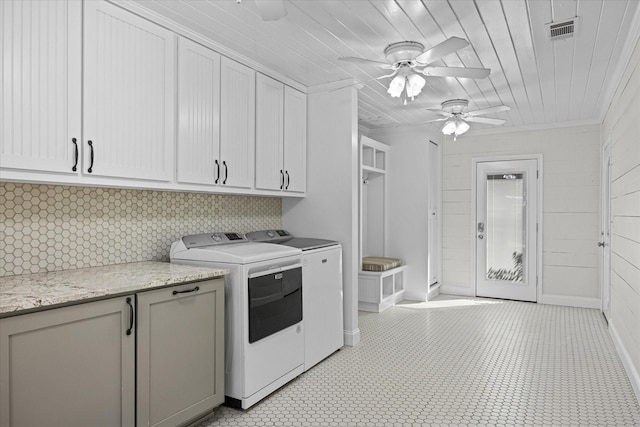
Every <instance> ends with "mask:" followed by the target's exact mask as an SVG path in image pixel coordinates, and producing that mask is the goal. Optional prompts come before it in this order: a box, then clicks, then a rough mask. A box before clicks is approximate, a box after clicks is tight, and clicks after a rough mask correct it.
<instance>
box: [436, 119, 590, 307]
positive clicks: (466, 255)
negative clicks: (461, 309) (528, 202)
mask: <svg viewBox="0 0 640 427" xmlns="http://www.w3.org/2000/svg"><path fill="white" fill-rule="evenodd" d="M599 141H600V127H599V126H581V127H571V128H560V129H548V130H539V131H528V132H514V133H503V134H497V135H477V136H474V135H464V136H462V137H460V138H458V140H457V141H455V142H454V141H453V140H452V139H450V138H446V139H445V141H443V143H442V145H443V193H442V211H443V261H442V263H443V267H442V268H443V288H442V292H452V293H460V294H466V295H472V294H473V293H474V281H473V277H474V263H473V247H472V245H473V242H474V238H473V237H474V236H473V234H472V233H471V230H472V228H471V223H472V220H473V212H472V200H471V186H472V176H471V175H472V159H473V158H479V157H490V156H506V155H522V154H542V155H543V163H544V169H543V179H544V181H543V183H544V187H543V195H542V201H543V218H542V221H543V227H544V228H543V233H544V234H543V236H542V246H543V260H542V266H543V277H542V284H541V286H542V287H543V288H542V294H543V297H542V298H543V300H542V301H541V302H547V303H559V304H566V305H577V306H588V307H599V306H600V304H599V298H600V287H599V270H598V247H597V242H598V237H599V229H600V225H599V210H600V202H599V194H600V182H599V176H600V143H599Z"/></svg>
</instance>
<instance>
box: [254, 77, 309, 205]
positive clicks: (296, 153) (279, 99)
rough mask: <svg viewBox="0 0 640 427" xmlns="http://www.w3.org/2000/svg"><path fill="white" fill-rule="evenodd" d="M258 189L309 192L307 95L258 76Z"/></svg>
mask: <svg viewBox="0 0 640 427" xmlns="http://www.w3.org/2000/svg"><path fill="white" fill-rule="evenodd" d="M256 80H257V88H256V102H257V105H256V189H262V190H276V191H289V192H301V193H303V192H304V191H305V190H306V141H307V135H306V133H307V125H306V117H307V100H306V95H304V94H303V93H300V92H298V91H296V90H294V89H291V88H290V87H288V86H285V85H283V84H282V83H280V82H278V81H276V80H273V79H271V78H269V77H267V76H264V75H261V74H258V77H257V79H256Z"/></svg>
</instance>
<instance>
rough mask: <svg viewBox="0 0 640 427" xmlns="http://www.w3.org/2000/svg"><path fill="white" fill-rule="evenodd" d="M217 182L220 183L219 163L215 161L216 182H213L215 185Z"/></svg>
mask: <svg viewBox="0 0 640 427" xmlns="http://www.w3.org/2000/svg"><path fill="white" fill-rule="evenodd" d="M218 181H220V162H218V160H217V159H216V181H215V183H216V184H217V183H218Z"/></svg>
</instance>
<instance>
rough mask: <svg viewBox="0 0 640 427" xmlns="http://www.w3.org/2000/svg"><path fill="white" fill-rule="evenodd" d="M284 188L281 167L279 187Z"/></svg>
mask: <svg viewBox="0 0 640 427" xmlns="http://www.w3.org/2000/svg"><path fill="white" fill-rule="evenodd" d="M283 188H284V172H282V169H280V189H281V190H282V189H283Z"/></svg>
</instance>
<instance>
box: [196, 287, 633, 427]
mask: <svg viewBox="0 0 640 427" xmlns="http://www.w3.org/2000/svg"><path fill="white" fill-rule="evenodd" d="M359 320H360V329H361V332H362V342H361V343H360V345H358V346H356V347H345V348H344V349H342V350H341V351H339V352H337V353H335V354H334V355H332V356H331V357H329V358H328V359H326V360H325V361H324V362H322V363H320V364H319V365H316V366H315V367H314V368H312V369H311V370H309V371H308V372H306V373H304V374H303V375H301V376H299V377H298V378H297V379H295V380H294V381H292V382H291V383H289V384H288V385H286V386H284V387H283V388H281V389H280V390H279V391H277V392H276V393H274V394H272V395H271V396H269V397H267V398H266V399H264V400H263V401H261V402H259V403H258V404H256V405H254V406H253V407H252V408H250V409H249V410H247V411H240V410H237V409H231V408H227V407H221V408H218V409H216V410H215V412H214V414H213V415H212V416H211V417H210V418H208V419H207V420H205V421H202V422H200V423H198V424H197V425H198V426H203V427H204V426H211V427H222V426H291V427H298V426H519V425H524V426H534V425H535V426H640V405H639V404H638V401H637V400H636V397H635V395H634V392H633V390H632V388H631V384H630V383H629V380H628V378H627V376H626V374H625V371H624V368H623V366H622V363H621V361H620V359H619V357H618V356H617V353H616V351H615V349H614V346H613V343H612V341H611V338H610V337H609V334H608V332H607V326H606V322H605V320H604V318H603V317H602V315H601V313H600V312H599V311H598V310H590V309H578V308H569V307H558V306H549V305H541V304H531V303H522V302H513V301H502V300H491V299H473V298H462V297H450V296H440V297H438V298H437V299H436V300H435V301H432V302H429V303H415V304H414V303H410V302H404V303H402V304H401V305H398V306H396V307H392V308H390V309H388V310H387V311H385V312H383V313H380V314H376V313H364V312H360V317H359Z"/></svg>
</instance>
